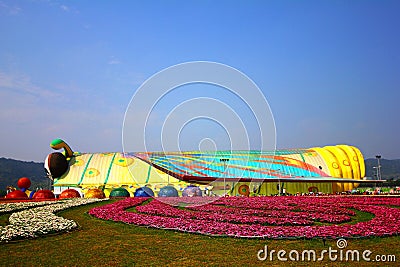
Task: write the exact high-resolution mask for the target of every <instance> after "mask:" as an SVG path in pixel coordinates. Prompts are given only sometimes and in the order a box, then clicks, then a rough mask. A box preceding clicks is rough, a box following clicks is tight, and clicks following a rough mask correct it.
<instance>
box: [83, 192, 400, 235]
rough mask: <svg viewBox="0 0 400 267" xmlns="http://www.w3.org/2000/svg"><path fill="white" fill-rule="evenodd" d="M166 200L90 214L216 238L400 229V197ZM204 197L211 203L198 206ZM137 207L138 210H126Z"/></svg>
mask: <svg viewBox="0 0 400 267" xmlns="http://www.w3.org/2000/svg"><path fill="white" fill-rule="evenodd" d="M148 200H149V201H148ZM163 200H166V199H163ZM211 200H214V201H211ZM146 201H148V202H146ZM166 201H168V204H167V203H164V202H162V201H160V200H158V199H148V198H127V199H124V200H121V201H118V202H115V203H113V204H109V205H105V206H101V207H96V208H93V209H91V210H90V211H89V214H91V215H93V216H95V217H97V218H100V219H104V220H112V221H117V222H124V223H128V224H134V225H140V226H147V227H154V228H162V229H173V230H178V231H183V232H191V233H200V234H207V235H217V236H234V237H262V238H302V237H305V238H317V237H319V238H338V237H347V238H348V237H368V236H391V235H397V234H399V233H400V208H397V207H400V198H396V197H347V196H346V197H252V198H247V197H226V198H217V199H210V198H208V199H206V201H205V198H204V197H203V198H182V197H181V198H168V200H166ZM200 201H202V203H205V202H206V203H207V204H204V205H200V206H196V204H197V203H198V202H200ZM170 204H173V205H170ZM393 206H396V207H393ZM132 207H135V208H134V209H135V212H132V211H126V209H128V208H132ZM352 209H355V210H359V211H363V212H368V213H371V214H373V215H374V218H373V219H371V220H369V221H366V222H358V223H356V224H348V223H347V222H349V221H351V219H352V217H354V216H355V214H356V213H355V212H354V211H353V210H352ZM315 222H322V223H324V225H316V223H315Z"/></svg>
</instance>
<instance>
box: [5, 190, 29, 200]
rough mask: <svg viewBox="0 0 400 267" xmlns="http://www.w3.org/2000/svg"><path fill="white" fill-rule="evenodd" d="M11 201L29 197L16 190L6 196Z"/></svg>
mask: <svg viewBox="0 0 400 267" xmlns="http://www.w3.org/2000/svg"><path fill="white" fill-rule="evenodd" d="M6 198H9V199H26V198H28V196H27V195H26V194H25V193H24V192H22V191H21V190H14V191H12V192H10V193H8V194H7V195H6Z"/></svg>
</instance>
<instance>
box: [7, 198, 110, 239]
mask: <svg viewBox="0 0 400 267" xmlns="http://www.w3.org/2000/svg"><path fill="white" fill-rule="evenodd" d="M102 200H104V199H93V198H92V199H83V198H75V199H68V200H62V201H43V202H22V203H13V204H18V205H17V206H18V207H17V206H12V207H8V208H9V209H12V210H20V209H24V210H22V211H19V212H15V213H13V214H11V215H10V217H9V219H8V220H9V222H10V224H9V225H6V226H0V243H1V242H8V241H11V240H15V239H23V238H32V237H38V236H41V235H46V234H49V233H55V232H64V231H69V230H72V229H74V228H76V227H78V225H77V224H76V222H74V221H73V220H68V219H65V218H62V217H59V216H57V215H55V214H54V213H56V212H59V211H62V210H65V209H68V208H71V207H76V206H81V205H86V204H89V203H94V202H97V201H102ZM33 203H36V204H37V205H34V204H33ZM43 203H44V204H43ZM43 205H46V206H43ZM35 206H39V207H35ZM32 207H34V208H32Z"/></svg>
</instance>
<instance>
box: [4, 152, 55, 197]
mask: <svg viewBox="0 0 400 267" xmlns="http://www.w3.org/2000/svg"><path fill="white" fill-rule="evenodd" d="M21 177H28V178H29V179H30V180H31V182H32V185H31V187H30V189H36V188H48V186H49V179H48V178H47V177H46V171H45V170H44V167H43V163H38V162H33V161H31V162H26V161H20V160H14V159H7V158H0V190H5V189H6V188H7V186H9V185H11V186H14V187H17V182H18V179H19V178H21Z"/></svg>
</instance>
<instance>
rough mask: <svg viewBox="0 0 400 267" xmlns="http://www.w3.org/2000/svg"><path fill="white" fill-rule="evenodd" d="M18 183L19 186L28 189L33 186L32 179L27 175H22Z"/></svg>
mask: <svg viewBox="0 0 400 267" xmlns="http://www.w3.org/2000/svg"><path fill="white" fill-rule="evenodd" d="M17 185H18V187H19V188H21V189H22V188H25V190H26V189H28V188H29V187H30V186H31V180H30V179H29V178H27V177H22V178H20V179H19V180H18V182H17Z"/></svg>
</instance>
